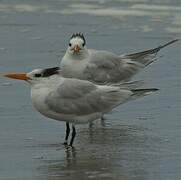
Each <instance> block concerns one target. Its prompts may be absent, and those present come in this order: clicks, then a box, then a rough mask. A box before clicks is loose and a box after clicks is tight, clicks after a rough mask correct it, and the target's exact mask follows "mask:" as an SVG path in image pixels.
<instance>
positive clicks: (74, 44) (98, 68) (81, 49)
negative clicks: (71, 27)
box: [60, 33, 178, 84]
mask: <svg viewBox="0 0 181 180" xmlns="http://www.w3.org/2000/svg"><path fill="white" fill-rule="evenodd" d="M176 41H178V40H177V39H175V40H172V41H170V42H168V43H166V44H164V45H161V46H158V47H157V48H154V49H149V50H146V51H142V52H138V53H133V54H127V55H120V56H118V55H116V54H113V53H111V52H108V51H100V50H95V49H87V48H86V40H85V37H84V35H83V34H81V33H76V34H73V35H72V37H71V38H70V42H69V46H68V48H67V50H66V53H65V55H64V57H63V58H62V61H61V63H60V67H61V69H62V74H63V76H64V77H68V78H77V79H83V80H89V81H92V82H95V83H98V84H106V83H117V82H125V81H128V80H130V79H131V78H132V77H133V75H135V74H136V73H137V72H139V71H140V70H141V69H143V68H144V67H146V66H147V65H149V64H150V63H152V62H153V61H155V60H156V59H157V58H156V55H157V53H158V52H159V51H160V50H161V49H162V48H164V47H166V46H168V45H170V44H172V43H174V42H176Z"/></svg>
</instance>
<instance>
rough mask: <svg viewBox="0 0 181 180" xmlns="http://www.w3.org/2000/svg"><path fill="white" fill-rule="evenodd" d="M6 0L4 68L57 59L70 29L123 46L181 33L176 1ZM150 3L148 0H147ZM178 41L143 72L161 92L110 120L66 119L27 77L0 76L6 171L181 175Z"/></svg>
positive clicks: (1, 7)
mask: <svg viewBox="0 0 181 180" xmlns="http://www.w3.org/2000/svg"><path fill="white" fill-rule="evenodd" d="M85 2H87V1H58V0H54V1H50V0H49V1H48V0H45V1H38V2H37V1H35V0H32V1H31V2H30V1H24V2H23V3H22V2H21V1H20V0H16V1H13V2H12V1H10V0H6V1H0V26H1V28H0V72H2V73H4V72H11V71H30V70H32V69H34V68H37V67H51V66H58V65H59V63H60V59H61V57H62V56H63V54H64V52H65V50H66V47H67V45H68V40H69V37H70V35H71V34H72V33H73V32H77V31H78V32H80V31H81V32H83V33H85V35H86V39H87V46H88V47H89V48H96V49H105V50H109V51H112V52H115V53H117V54H121V53H128V52H135V51H140V50H143V49H147V48H152V47H156V46H158V45H161V44H162V43H165V42H167V41H169V40H171V39H174V38H180V37H181V23H180V22H181V21H180V20H181V3H180V1H179V0H174V1H171V0H167V1H164V0H159V1H156V0H155V1H152V2H151V4H149V1H147V0H136V1H134V3H133V2H131V1H129V0H120V1H113V2H112V1H109V0H103V1H102V0H100V1H88V2H87V3H85ZM145 4H146V5H145ZM180 46H181V43H180V42H178V43H176V44H174V45H172V46H170V47H168V48H165V49H163V50H162V51H161V52H160V53H159V55H160V56H163V57H161V58H160V59H159V60H158V61H157V62H155V63H153V64H152V65H150V66H149V67H148V68H146V69H145V70H144V71H142V72H141V73H139V74H138V75H137V76H136V77H135V79H143V80H145V81H146V82H147V86H148V87H157V88H159V89H160V91H159V92H158V93H155V94H153V95H151V96H148V97H145V98H142V99H140V100H136V101H133V102H129V103H127V104H125V105H123V106H119V107H118V108H116V109H115V110H114V111H113V112H112V113H110V114H108V115H106V116H105V117H106V120H105V121H104V123H103V124H101V122H100V121H96V122H95V123H94V125H93V127H92V128H89V126H88V125H80V126H77V138H76V141H75V149H73V150H66V149H65V148H64V146H63V145H61V143H62V142H63V140H64V133H65V127H64V126H65V124H64V123H63V122H57V121H54V120H50V119H47V118H45V117H43V116H41V115H40V114H39V113H38V112H36V111H35V110H34V109H33V107H32V105H31V101H30V89H29V87H28V84H26V83H23V82H19V81H11V80H8V79H5V78H1V79H0V99H1V101H0V179H2V180H21V179H22V180H59V179H61V180H72V179H74V180H76V179H77V180H79V179H95V180H100V179H105V180H111V179H113V180H117V179H119V180H122V179H123V180H131V179H134V180H137V179H138V180H152V179H155V180H157V179H158V180H162V179H164V180H167V179H168V180H170V179H172V180H177V179H180V176H181V171H180V169H181V153H180V149H181V144H180V138H181V132H180V127H181V121H180V116H181V111H180V107H181V99H180V88H181V78H180V77H181V76H180V74H181V73H180V69H181V61H180Z"/></svg>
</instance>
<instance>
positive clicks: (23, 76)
mask: <svg viewBox="0 0 181 180" xmlns="http://www.w3.org/2000/svg"><path fill="white" fill-rule="evenodd" d="M59 74H60V68H59V67H53V68H48V69H34V70H33V71H31V72H29V73H9V74H5V75H4V76H6V77H8V78H11V79H19V80H25V81H27V82H29V83H30V84H38V83H40V82H44V81H47V80H48V79H50V78H51V77H52V76H53V75H59Z"/></svg>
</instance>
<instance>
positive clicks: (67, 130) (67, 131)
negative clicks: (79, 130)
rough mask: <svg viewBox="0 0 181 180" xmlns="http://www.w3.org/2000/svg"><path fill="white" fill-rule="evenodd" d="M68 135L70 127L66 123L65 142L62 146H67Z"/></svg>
mask: <svg viewBox="0 0 181 180" xmlns="http://www.w3.org/2000/svg"><path fill="white" fill-rule="evenodd" d="M69 134H70V126H69V123H68V122H66V135H65V142H64V143H63V144H64V145H67V141H68V138H69Z"/></svg>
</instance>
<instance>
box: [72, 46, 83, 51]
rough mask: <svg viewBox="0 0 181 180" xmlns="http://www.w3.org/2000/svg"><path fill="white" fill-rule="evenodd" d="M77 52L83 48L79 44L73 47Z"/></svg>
mask: <svg viewBox="0 0 181 180" xmlns="http://www.w3.org/2000/svg"><path fill="white" fill-rule="evenodd" d="M72 50H73V51H74V52H75V53H79V52H80V50H81V48H80V47H79V45H75V46H74V48H73V49H72Z"/></svg>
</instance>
